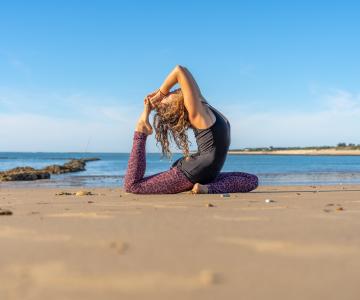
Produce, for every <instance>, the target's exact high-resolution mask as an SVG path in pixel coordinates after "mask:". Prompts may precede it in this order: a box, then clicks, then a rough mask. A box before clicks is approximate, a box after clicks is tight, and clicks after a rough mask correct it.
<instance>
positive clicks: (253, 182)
mask: <svg viewBox="0 0 360 300" xmlns="http://www.w3.org/2000/svg"><path fill="white" fill-rule="evenodd" d="M258 186H259V178H258V177H257V176H256V175H253V174H248V182H247V184H246V187H245V188H244V189H243V192H244V193H248V192H251V191H253V190H255V189H256V188H257V187H258Z"/></svg>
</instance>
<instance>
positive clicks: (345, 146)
mask: <svg viewBox="0 0 360 300" xmlns="http://www.w3.org/2000/svg"><path fill="white" fill-rule="evenodd" d="M325 149H335V150H360V144H357V145H355V144H352V143H349V144H346V143H338V144H337V145H336V146H311V147H273V146H269V147H259V148H243V149H231V150H229V151H239V152H241V151H250V152H251V151H253V152H261V151H267V152H269V151H270V152H271V151H279V150H325Z"/></svg>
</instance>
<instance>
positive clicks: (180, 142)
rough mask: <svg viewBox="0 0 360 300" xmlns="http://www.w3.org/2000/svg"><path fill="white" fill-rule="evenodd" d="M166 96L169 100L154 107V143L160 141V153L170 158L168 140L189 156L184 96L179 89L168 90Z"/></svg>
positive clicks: (189, 124)
mask: <svg viewBox="0 0 360 300" xmlns="http://www.w3.org/2000/svg"><path fill="white" fill-rule="evenodd" d="M167 97H171V98H170V99H169V100H170V101H168V102H167V101H165V103H164V104H160V105H159V106H158V107H157V108H156V109H155V115H154V123H153V125H154V128H155V138H156V144H157V145H158V144H159V143H160V145H161V149H162V154H163V156H166V157H167V158H171V156H172V153H171V151H170V142H171V141H173V142H175V144H176V146H177V147H178V148H179V149H180V150H181V151H182V152H183V154H184V155H185V156H189V144H190V141H189V138H188V135H187V129H188V128H189V127H191V123H190V121H189V116H188V112H187V110H186V108H185V105H184V97H183V94H182V92H181V89H177V90H175V91H173V92H170V93H169V94H168V95H167V96H166V97H165V99H164V100H166V98H167Z"/></svg>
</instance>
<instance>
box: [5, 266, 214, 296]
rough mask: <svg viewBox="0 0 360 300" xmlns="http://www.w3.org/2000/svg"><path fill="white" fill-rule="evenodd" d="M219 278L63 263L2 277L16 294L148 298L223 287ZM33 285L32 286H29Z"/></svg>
mask: <svg viewBox="0 0 360 300" xmlns="http://www.w3.org/2000/svg"><path fill="white" fill-rule="evenodd" d="M220 279H221V278H220V276H219V274H217V273H215V272H213V271H211V270H202V271H200V272H199V273H196V274H171V273H164V272H159V271H154V272H136V273H135V272H116V273H114V272H107V273H105V274H101V280H99V275H98V274H96V273H95V274H94V273H93V272H80V271H78V270H73V269H71V267H70V266H67V265H66V264H65V263H63V262H58V261H53V262H47V263H43V264H28V265H23V264H21V265H12V266H8V267H7V268H4V270H3V272H2V273H0V281H1V283H2V284H3V286H4V289H3V290H2V291H3V292H5V294H6V293H12V292H13V293H16V292H17V291H18V290H19V287H25V286H27V287H28V288H29V290H28V291H27V292H32V293H36V294H37V293H40V294H41V291H44V290H49V289H50V290H60V291H61V292H82V293H87V294H89V295H91V294H92V293H96V292H98V291H105V290H110V291H113V292H117V293H126V294H144V295H148V293H151V292H152V293H157V292H158V291H159V290H161V291H171V292H173V291H192V290H198V289H203V288H207V287H210V286H212V285H214V284H218V283H221V280H220ZM29 283H30V284H29Z"/></svg>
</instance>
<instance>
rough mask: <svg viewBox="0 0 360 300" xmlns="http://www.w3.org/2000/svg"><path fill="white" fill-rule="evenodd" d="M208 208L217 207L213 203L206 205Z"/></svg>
mask: <svg viewBox="0 0 360 300" xmlns="http://www.w3.org/2000/svg"><path fill="white" fill-rule="evenodd" d="M206 207H215V205H214V204H212V203H206Z"/></svg>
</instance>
